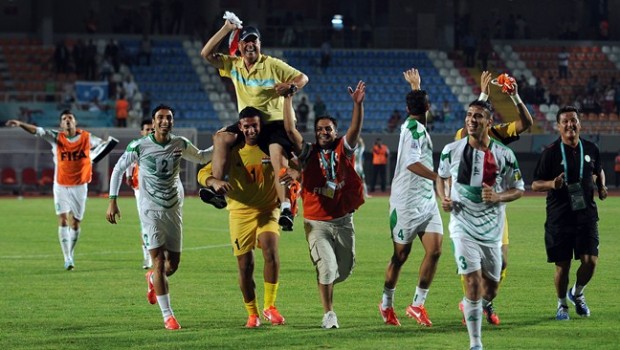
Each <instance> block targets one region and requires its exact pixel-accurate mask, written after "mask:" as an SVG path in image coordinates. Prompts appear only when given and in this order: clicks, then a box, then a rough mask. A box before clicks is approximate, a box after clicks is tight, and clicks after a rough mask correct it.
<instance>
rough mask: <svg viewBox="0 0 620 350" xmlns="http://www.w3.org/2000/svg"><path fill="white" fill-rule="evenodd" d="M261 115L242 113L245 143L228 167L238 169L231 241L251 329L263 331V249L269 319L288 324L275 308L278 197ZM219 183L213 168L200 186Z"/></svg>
mask: <svg viewBox="0 0 620 350" xmlns="http://www.w3.org/2000/svg"><path fill="white" fill-rule="evenodd" d="M261 114H262V113H261V111H259V110H258V109H256V108H254V107H245V108H244V109H243V110H242V111H241V112H240V113H239V123H238V126H239V129H240V130H241V131H242V132H243V136H244V141H245V142H242V143H241V144H238V145H236V146H235V147H233V149H232V151H231V152H230V154H229V155H228V156H229V157H230V159H228V162H229V163H230V164H232V165H233V166H231V168H230V172H229V174H228V178H229V180H228V182H229V183H230V185H231V187H232V188H231V189H230V190H229V191H228V192H227V196H228V200H229V203H228V206H227V208H228V210H229V211H230V216H229V226H230V241H231V243H232V246H233V254H234V255H235V257H236V258H237V266H238V268H239V285H240V287H241V293H242V294H243V302H244V304H245V308H246V310H247V312H248V320H247V322H246V325H245V326H246V327H247V328H255V327H258V326H260V318H259V313H258V308H257V302H256V291H255V283H254V249H255V248H256V247H257V246H258V247H259V248H261V250H262V252H263V261H264V263H263V264H264V265H263V278H264V293H265V295H264V300H263V305H264V308H263V312H262V314H263V317H265V319H266V320H268V321H270V322H271V324H272V325H281V324H284V322H285V320H284V317H282V315H280V313H279V312H278V309H277V308H276V306H275V301H276V295H277V292H278V286H279V283H278V275H279V273H280V258H279V256H278V242H279V239H280V234H279V225H278V197H277V194H276V191H275V187H274V186H273V182H274V181H275V176H274V171H273V169H272V167H271V163H270V162H269V157H268V156H267V155H266V154H265V153H264V152H263V151H262V150H261V149H260V147H259V146H258V138H259V135H260V133H261V132H262V131H261ZM215 180H216V179H215V178H214V177H213V173H212V167H211V163H209V164H207V166H205V167H204V168H202V169H201V170H200V171H199V172H198V182H199V183H200V184H201V185H202V186H210V185H211V184H212V183H213V182H214V181H215Z"/></svg>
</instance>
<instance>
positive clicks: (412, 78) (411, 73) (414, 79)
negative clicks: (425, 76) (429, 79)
mask: <svg viewBox="0 0 620 350" xmlns="http://www.w3.org/2000/svg"><path fill="white" fill-rule="evenodd" d="M403 77H404V78H405V80H406V81H407V82H408V83H409V86H411V90H413V91H416V90H420V89H421V86H422V79H421V78H420V72H418V70H417V69H415V68H411V69H408V70H406V71H404V72H403Z"/></svg>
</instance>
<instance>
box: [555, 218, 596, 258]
mask: <svg viewBox="0 0 620 350" xmlns="http://www.w3.org/2000/svg"><path fill="white" fill-rule="evenodd" d="M598 244H599V239H598V222H596V221H595V222H591V223H587V224H582V225H575V226H553V225H548V224H545V248H546V249H547V262H560V261H569V260H571V259H573V258H574V259H575V260H578V259H579V257H580V256H581V255H592V256H598Z"/></svg>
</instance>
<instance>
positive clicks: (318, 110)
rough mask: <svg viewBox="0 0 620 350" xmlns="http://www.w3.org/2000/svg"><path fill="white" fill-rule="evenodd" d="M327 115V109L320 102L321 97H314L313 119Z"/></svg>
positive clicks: (323, 103)
mask: <svg viewBox="0 0 620 350" xmlns="http://www.w3.org/2000/svg"><path fill="white" fill-rule="evenodd" d="M324 115H327V107H326V106H325V102H323V100H321V96H319V95H316V101H315V102H314V119H316V118H317V117H322V116H324Z"/></svg>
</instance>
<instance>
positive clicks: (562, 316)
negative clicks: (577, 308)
mask: <svg viewBox="0 0 620 350" xmlns="http://www.w3.org/2000/svg"><path fill="white" fill-rule="evenodd" d="M555 319H556V320H558V321H567V320H570V316H568V306H566V305H559V306H558V311H557V312H556V313H555Z"/></svg>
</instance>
